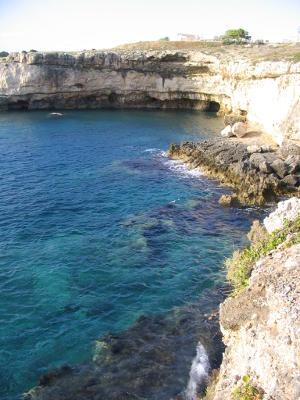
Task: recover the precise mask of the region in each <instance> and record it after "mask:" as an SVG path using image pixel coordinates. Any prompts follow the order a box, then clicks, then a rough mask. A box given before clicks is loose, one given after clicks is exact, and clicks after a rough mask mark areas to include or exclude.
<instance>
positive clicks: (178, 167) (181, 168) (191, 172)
mask: <svg viewBox="0 0 300 400" xmlns="http://www.w3.org/2000/svg"><path fill="white" fill-rule="evenodd" d="M158 157H159V158H160V160H161V162H162V163H163V165H164V166H165V167H167V168H168V169H169V170H170V171H172V172H175V173H176V174H179V175H181V176H182V177H184V178H191V177H193V178H201V177H203V175H204V174H203V172H202V171H201V170H200V169H199V168H193V169H189V168H188V166H187V165H186V164H184V163H182V161H179V160H172V159H171V158H169V157H168V153H167V152H166V151H159V153H158Z"/></svg>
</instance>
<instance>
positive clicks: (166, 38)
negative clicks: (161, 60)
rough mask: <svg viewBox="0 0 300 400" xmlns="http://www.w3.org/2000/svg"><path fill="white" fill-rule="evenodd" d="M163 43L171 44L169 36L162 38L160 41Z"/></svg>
mask: <svg viewBox="0 0 300 400" xmlns="http://www.w3.org/2000/svg"><path fill="white" fill-rule="evenodd" d="M159 40H160V41H161V42H169V41H170V38H169V36H165V37H163V38H160V39H159Z"/></svg>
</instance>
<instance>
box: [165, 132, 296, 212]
mask: <svg viewBox="0 0 300 400" xmlns="http://www.w3.org/2000/svg"><path fill="white" fill-rule="evenodd" d="M169 156H170V157H172V158H174V159H178V160H182V161H183V162H185V163H187V164H188V166H189V167H190V168H196V167H201V170H202V171H203V172H204V173H205V174H206V175H207V176H209V177H212V178H214V179H219V180H220V181H221V182H222V183H224V184H226V185H228V186H230V187H233V188H235V189H236V190H237V196H238V200H239V201H240V203H241V204H265V203H271V202H273V201H275V199H276V198H277V197H278V196H280V195H283V194H286V193H295V191H296V190H297V187H298V186H299V179H298V177H297V182H296V183H295V185H291V183H292V180H291V179H290V180H288V182H289V183H288V184H287V183H285V182H282V181H281V180H280V178H278V176H277V175H276V173H275V172H274V171H273V169H272V168H271V164H272V163H274V161H276V160H278V159H280V155H279V154H278V152H275V151H274V152H269V153H253V154H249V152H248V151H247V146H246V145H245V144H243V143H238V142H237V141H230V140H222V139H220V138H217V139H210V140H207V141H204V142H201V143H193V142H184V143H182V144H180V145H177V144H171V145H170V150H169ZM280 160H281V159H280ZM281 161H282V160H281ZM276 165H277V164H276V163H275V166H276ZM293 175H296V174H293ZM222 201H223V200H222ZM224 201H225V200H224Z"/></svg>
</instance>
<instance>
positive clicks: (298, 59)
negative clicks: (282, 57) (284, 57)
mask: <svg viewBox="0 0 300 400" xmlns="http://www.w3.org/2000/svg"><path fill="white" fill-rule="evenodd" d="M294 61H295V62H300V53H297V54H295V55H294Z"/></svg>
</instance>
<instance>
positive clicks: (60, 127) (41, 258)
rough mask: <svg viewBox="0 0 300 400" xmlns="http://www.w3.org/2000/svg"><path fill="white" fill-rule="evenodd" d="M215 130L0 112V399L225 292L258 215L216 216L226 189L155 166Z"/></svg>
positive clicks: (205, 118)
mask: <svg viewBox="0 0 300 400" xmlns="http://www.w3.org/2000/svg"><path fill="white" fill-rule="evenodd" d="M221 127H222V123H221V121H220V120H219V119H217V118H215V117H214V116H213V115H211V114H203V113H197V112H187V111H185V112H172V111H170V112H163V111H151V112H150V111H139V112H135V111H130V112H129V111H82V112H81V111H76V112H75V111H74V112H73V111H72V112H71V111H70V112H64V115H63V116H62V117H51V116H50V115H49V113H48V112H31V113H22V112H18V113H17V112H16V113H2V114H0V151H1V158H0V167H1V176H0V188H1V197H0V246H1V251H0V341H1V342H0V396H1V398H5V399H13V398H15V397H16V396H17V395H18V394H20V393H22V392H24V391H25V390H28V389H29V388H30V387H32V386H34V385H35V384H36V383H37V380H38V377H39V376H40V375H41V374H42V373H45V371H47V370H49V368H51V367H54V366H59V365H62V364H64V363H68V364H74V363H78V362H81V361H83V360H85V359H88V358H89V357H90V356H91V352H92V349H93V342H94V340H95V339H96V338H97V337H99V336H100V335H105V334H107V333H108V332H119V331H123V330H125V329H128V328H130V327H131V326H132V324H133V323H134V321H135V320H136V319H137V318H138V317H139V316H141V315H146V316H155V315H162V314H166V315H167V313H169V312H171V310H173V309H174V307H181V306H186V304H188V303H189V302H195V301H196V300H197V298H198V297H199V296H200V295H201V293H203V291H204V290H208V289H209V288H213V287H215V286H217V285H220V284H222V283H223V282H224V271H223V268H222V263H223V260H224V257H225V256H228V255H230V254H231V253H232V250H233V248H234V247H235V246H239V245H241V243H243V242H244V241H245V233H246V232H247V231H248V230H249V227H250V225H251V222H252V220H253V219H254V218H255V217H257V216H258V217H259V216H260V215H261V211H260V210H257V209H250V208H249V209H223V208H221V207H220V206H219V205H218V203H217V200H218V198H219V197H220V196H221V194H223V193H225V192H226V189H225V188H222V187H221V186H219V185H218V184H217V183H216V182H213V181H209V180H207V179H206V178H205V177H203V176H202V175H201V174H199V173H191V172H189V171H187V170H186V169H185V168H184V167H182V166H181V165H180V164H178V163H177V162H174V161H171V160H169V159H168V158H167V156H166V151H167V149H168V147H169V144H170V142H180V141H181V140H203V139H205V138H207V137H211V136H212V135H215V134H216V132H218V131H219V130H220V129H221Z"/></svg>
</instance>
